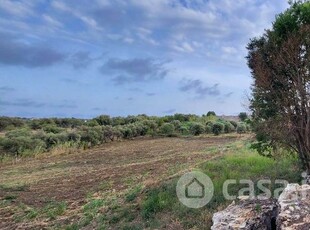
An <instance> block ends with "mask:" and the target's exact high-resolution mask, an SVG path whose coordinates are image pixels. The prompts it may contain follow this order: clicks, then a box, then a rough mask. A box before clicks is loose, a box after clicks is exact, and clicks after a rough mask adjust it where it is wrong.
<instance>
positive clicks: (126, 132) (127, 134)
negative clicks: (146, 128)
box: [120, 126, 133, 139]
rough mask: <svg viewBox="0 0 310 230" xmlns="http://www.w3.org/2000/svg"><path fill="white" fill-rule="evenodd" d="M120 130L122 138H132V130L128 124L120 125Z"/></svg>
mask: <svg viewBox="0 0 310 230" xmlns="http://www.w3.org/2000/svg"><path fill="white" fill-rule="evenodd" d="M120 131H121V132H122V134H123V137H124V138H126V139H130V138H133V131H132V129H131V128H130V127H128V126H125V127H122V128H121V130H120Z"/></svg>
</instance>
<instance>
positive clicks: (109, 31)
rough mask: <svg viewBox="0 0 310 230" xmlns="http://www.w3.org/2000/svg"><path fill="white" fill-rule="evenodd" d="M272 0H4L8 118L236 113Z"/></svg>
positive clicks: (1, 51)
mask: <svg viewBox="0 0 310 230" xmlns="http://www.w3.org/2000/svg"><path fill="white" fill-rule="evenodd" d="M287 7H288V4H287V2H286V1H285V0H284V1H274V0H255V1H254V0H234V1H233V0H191V1H190V0H92V1H89V0H67V1H61V0H46V1H44V0H31V1H29V0H19V1H18V0H1V1H0V36H1V39H0V78H1V82H0V115H8V116H22V117H53V116H59V117H84V118H88V117H94V116H97V115H99V114H109V115H111V116H119V115H121V116H124V115H128V114H133V115H134V114H142V113H145V114H148V115H166V114H173V113H195V114H204V113H207V112H208V111H209V110H213V111H215V112H216V113H217V114H226V115H234V114H238V113H239V112H240V111H244V110H245V108H244V107H243V104H245V103H246V93H249V92H250V85H251V77H250V73H249V70H248V68H247V66H246V60H245V58H244V57H245V56H246V49H245V46H246V44H247V43H248V41H249V39H250V38H252V37H254V36H258V35H260V34H262V33H263V32H264V29H265V28H269V27H270V26H271V22H272V21H273V20H274V18H275V15H276V14H278V13H280V12H282V11H283V10H284V9H286V8H287Z"/></svg>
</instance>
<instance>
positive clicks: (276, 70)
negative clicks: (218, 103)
mask: <svg viewBox="0 0 310 230" xmlns="http://www.w3.org/2000/svg"><path fill="white" fill-rule="evenodd" d="M290 4H291V6H290V8H289V9H287V10H286V11H285V12H283V13H281V14H279V15H278V16H277V17H276V20H275V22H274V23H273V25H272V28H271V29H270V30H266V32H265V34H264V35H263V36H261V37H258V38H254V39H252V40H251V42H250V43H249V45H248V50H249V54H248V57H247V58H248V65H249V67H250V69H251V72H252V77H253V79H254V84H253V98H252V100H251V109H252V112H253V114H252V117H253V121H254V127H255V132H256V133H257V140H258V142H257V143H255V145H254V147H255V148H257V150H258V151H259V152H260V153H261V154H263V155H267V156H272V155H273V154H274V153H277V151H274V150H275V149H277V148H278V147H279V146H280V147H285V148H289V149H291V150H293V151H292V153H293V154H295V153H296V152H297V153H298V154H299V157H300V160H301V162H302V163H303V166H304V168H306V169H308V172H310V104H309V101H310V90H309V84H310V65H309V63H310V39H309V38H310V37H309V35H310V2H309V1H301V0H298V1H290Z"/></svg>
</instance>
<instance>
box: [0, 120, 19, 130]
mask: <svg viewBox="0 0 310 230" xmlns="http://www.w3.org/2000/svg"><path fill="white" fill-rule="evenodd" d="M24 125H25V122H24V121H23V120H22V119H21V118H14V117H0V131H3V130H7V129H14V128H19V127H22V126H24Z"/></svg>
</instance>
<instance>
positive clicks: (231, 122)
mask: <svg viewBox="0 0 310 230" xmlns="http://www.w3.org/2000/svg"><path fill="white" fill-rule="evenodd" d="M229 122H230V124H232V125H233V126H234V127H235V129H236V128H237V126H238V123H237V122H236V121H229Z"/></svg>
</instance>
